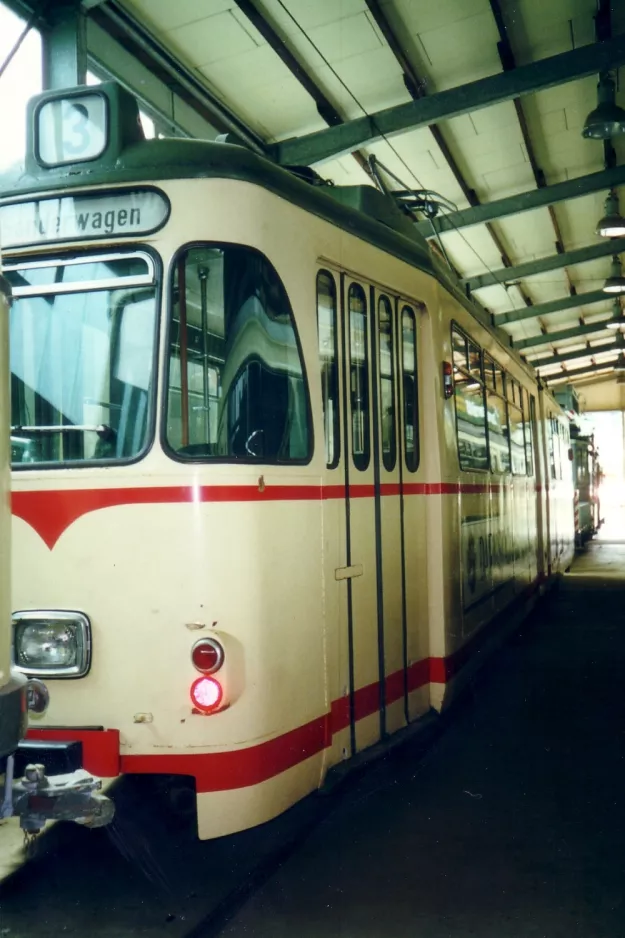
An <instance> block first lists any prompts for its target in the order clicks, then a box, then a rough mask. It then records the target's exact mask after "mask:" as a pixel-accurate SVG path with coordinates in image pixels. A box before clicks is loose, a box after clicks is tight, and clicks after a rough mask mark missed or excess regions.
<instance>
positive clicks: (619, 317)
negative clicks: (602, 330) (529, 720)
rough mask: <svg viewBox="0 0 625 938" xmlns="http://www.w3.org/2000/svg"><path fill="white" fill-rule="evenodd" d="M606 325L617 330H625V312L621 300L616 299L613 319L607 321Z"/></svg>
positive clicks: (613, 306)
mask: <svg viewBox="0 0 625 938" xmlns="http://www.w3.org/2000/svg"><path fill="white" fill-rule="evenodd" d="M605 327H606V329H614V331H615V332H617V331H618V332H625V312H623V309H622V307H621V301H620V300H614V303H613V304H612V319H610V320H608V322H606V324H605Z"/></svg>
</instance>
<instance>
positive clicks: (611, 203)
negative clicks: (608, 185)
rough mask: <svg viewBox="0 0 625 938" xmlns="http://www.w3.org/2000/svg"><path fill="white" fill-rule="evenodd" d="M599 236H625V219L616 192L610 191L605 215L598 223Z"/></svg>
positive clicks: (606, 201)
mask: <svg viewBox="0 0 625 938" xmlns="http://www.w3.org/2000/svg"><path fill="white" fill-rule="evenodd" d="M597 234H598V235H601V237H602V238H622V237H623V235H625V218H623V216H622V215H621V213H620V211H619V206H618V195H617V194H616V190H614V189H610V192H609V194H608V197H607V199H606V200H605V215H604V216H603V218H602V219H601V220H600V221H598V222H597Z"/></svg>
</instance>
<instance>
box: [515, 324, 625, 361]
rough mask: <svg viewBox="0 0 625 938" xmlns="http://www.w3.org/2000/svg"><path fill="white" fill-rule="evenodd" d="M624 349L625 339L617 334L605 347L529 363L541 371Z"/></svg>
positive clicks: (588, 348) (600, 346)
mask: <svg viewBox="0 0 625 938" xmlns="http://www.w3.org/2000/svg"><path fill="white" fill-rule="evenodd" d="M605 331H606V332H609V331H610V330H608V329H606V330H605ZM622 348H625V337H623V336H622V335H621V334H620V333H617V334H616V336H615V337H613V338H612V340H611V341H610V342H606V343H605V345H594V346H586V348H583V349H579V350H578V351H577V352H568V353H567V352H561V353H560V354H559V355H551V356H549V358H540V359H535V358H534V359H531V360H528V361H529V364H530V365H531V366H532V367H533V368H535V369H536V371H541V369H543V368H550V367H551V366H552V365H564V364H566V362H573V361H577V359H579V358H594V356H595V355H601V354H603V353H604V352H613V351H615V350H620V349H622Z"/></svg>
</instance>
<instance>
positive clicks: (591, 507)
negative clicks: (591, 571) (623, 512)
mask: <svg viewBox="0 0 625 938" xmlns="http://www.w3.org/2000/svg"><path fill="white" fill-rule="evenodd" d="M571 447H572V450H573V485H574V487H575V492H574V510H575V544H576V546H577V547H579V548H581V547H584V545H585V544H586V543H587V542H588V541H589V540H590V538H591V537H594V536H595V534H596V533H597V531H598V530H599V527H600V526H601V523H602V519H601V502H600V486H601V478H602V471H601V465H600V462H599V453H598V450H597V447H596V445H595V437H594V434H592V433H589V434H588V433H587V434H584V433H581V431H580V428H579V426H578V424H577V423H575V422H572V424H571Z"/></svg>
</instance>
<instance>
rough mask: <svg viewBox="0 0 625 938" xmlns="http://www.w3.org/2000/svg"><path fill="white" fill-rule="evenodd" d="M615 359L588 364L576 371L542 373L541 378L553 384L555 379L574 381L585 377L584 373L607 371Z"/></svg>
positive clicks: (614, 363) (594, 373) (614, 362)
mask: <svg viewBox="0 0 625 938" xmlns="http://www.w3.org/2000/svg"><path fill="white" fill-rule="evenodd" d="M615 365H616V360H615V361H613V362H602V363H600V364H598V365H588V367H587V368H579V369H578V370H577V371H558V372H556V374H555V375H549V376H547V375H543V376H542V380H543V381H544V382H545V383H546V384H553V383H554V382H555V381H569V382H570V381H576V380H577V379H578V378H585V377H586V375H596V374H597V373H598V372H600V371H607V370H609V369H610V368H614V366H615Z"/></svg>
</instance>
